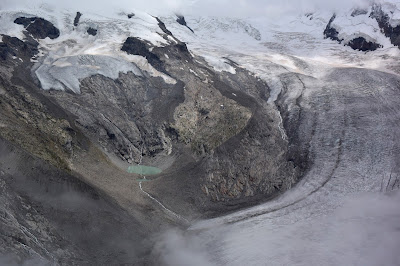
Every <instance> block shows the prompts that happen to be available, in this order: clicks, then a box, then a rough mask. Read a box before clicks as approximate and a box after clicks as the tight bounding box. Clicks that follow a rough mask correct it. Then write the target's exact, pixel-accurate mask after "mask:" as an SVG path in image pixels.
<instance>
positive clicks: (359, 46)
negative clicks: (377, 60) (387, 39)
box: [347, 37, 382, 52]
mask: <svg viewBox="0 0 400 266" xmlns="http://www.w3.org/2000/svg"><path fill="white" fill-rule="evenodd" d="M347 45H348V46H350V47H351V48H353V49H354V50H359V51H363V52H367V51H375V50H376V49H378V48H380V47H382V45H380V44H378V43H374V42H369V41H367V40H366V39H365V38H364V37H357V38H355V39H353V40H351V41H350V42H349V43H348V44H347Z"/></svg>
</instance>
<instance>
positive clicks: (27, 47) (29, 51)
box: [0, 35, 38, 60]
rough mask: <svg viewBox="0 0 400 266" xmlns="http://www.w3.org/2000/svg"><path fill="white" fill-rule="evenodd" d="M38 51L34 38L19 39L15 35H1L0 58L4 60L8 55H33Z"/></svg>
mask: <svg viewBox="0 0 400 266" xmlns="http://www.w3.org/2000/svg"><path fill="white" fill-rule="evenodd" d="M37 53H38V49H37V42H35V41H34V40H30V41H25V42H24V41H21V40H20V39H18V38H17V37H10V36H8V35H3V39H2V42H1V43H0V58H1V59H3V60H6V59H7V57H8V56H19V57H29V58H31V57H33V56H35V55H36V54H37Z"/></svg>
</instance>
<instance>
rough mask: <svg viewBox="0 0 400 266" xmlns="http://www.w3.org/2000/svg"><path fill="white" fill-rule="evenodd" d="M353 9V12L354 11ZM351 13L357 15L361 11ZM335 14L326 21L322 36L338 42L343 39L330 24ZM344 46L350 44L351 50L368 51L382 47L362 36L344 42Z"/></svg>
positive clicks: (360, 13) (361, 12)
mask: <svg viewBox="0 0 400 266" xmlns="http://www.w3.org/2000/svg"><path fill="white" fill-rule="evenodd" d="M356 11H357V10H355V11H354V12H356ZM354 12H353V14H352V16H357V15H362V14H363V11H362V10H361V11H359V12H356V13H354ZM335 18H336V15H335V14H334V15H333V16H332V17H331V19H330V20H329V22H328V25H327V26H326V28H325V30H324V38H325V39H327V38H329V39H331V40H334V41H337V42H339V43H342V42H343V40H344V39H342V38H340V37H339V32H338V31H337V29H336V28H335V27H333V26H332V23H333V21H334V20H335ZM344 45H346V46H350V47H351V48H352V49H353V50H359V51H363V52H368V51H375V50H376V49H378V48H380V47H382V45H380V44H379V43H376V42H373V41H367V40H366V39H365V38H364V37H362V36H360V37H356V38H354V39H352V40H350V41H348V42H346V43H344Z"/></svg>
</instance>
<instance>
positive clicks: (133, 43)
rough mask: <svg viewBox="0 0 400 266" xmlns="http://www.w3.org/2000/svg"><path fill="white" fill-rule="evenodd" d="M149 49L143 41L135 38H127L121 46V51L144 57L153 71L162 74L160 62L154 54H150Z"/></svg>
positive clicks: (162, 68) (162, 69)
mask: <svg viewBox="0 0 400 266" xmlns="http://www.w3.org/2000/svg"><path fill="white" fill-rule="evenodd" d="M149 48H150V45H149V44H147V43H145V42H144V41H142V40H140V39H138V38H135V37H128V38H127V39H126V41H125V42H124V44H123V45H122V48H121V50H122V51H124V52H127V53H128V54H132V55H141V56H143V57H145V58H146V59H147V61H148V62H149V63H150V64H151V65H152V66H153V67H154V68H155V69H157V70H158V71H161V72H164V71H165V70H164V67H163V63H162V61H161V60H160V58H159V57H158V56H157V55H156V54H154V53H152V52H150V51H149Z"/></svg>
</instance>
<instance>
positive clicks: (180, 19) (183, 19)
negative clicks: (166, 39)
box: [176, 15, 194, 33]
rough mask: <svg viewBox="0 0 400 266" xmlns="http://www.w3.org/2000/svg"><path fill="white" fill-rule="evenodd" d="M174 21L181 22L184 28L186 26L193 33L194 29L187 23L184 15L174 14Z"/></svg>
mask: <svg viewBox="0 0 400 266" xmlns="http://www.w3.org/2000/svg"><path fill="white" fill-rule="evenodd" d="M176 17H177V18H176V22H178V23H179V24H181V25H182V26H185V27H186V28H188V29H189V30H190V31H191V32H193V33H194V31H193V30H192V29H191V28H190V27H189V26H188V25H187V23H186V20H185V17H184V16H182V15H176Z"/></svg>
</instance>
